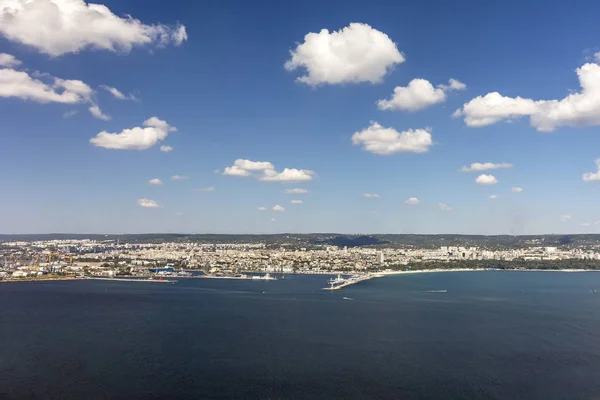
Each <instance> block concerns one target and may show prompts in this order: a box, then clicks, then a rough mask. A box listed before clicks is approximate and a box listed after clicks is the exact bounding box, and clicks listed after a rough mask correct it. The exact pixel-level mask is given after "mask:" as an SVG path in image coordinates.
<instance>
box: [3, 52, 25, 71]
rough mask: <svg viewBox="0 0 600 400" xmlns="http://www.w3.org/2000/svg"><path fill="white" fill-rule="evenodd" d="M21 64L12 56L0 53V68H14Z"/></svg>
mask: <svg viewBox="0 0 600 400" xmlns="http://www.w3.org/2000/svg"><path fill="white" fill-rule="evenodd" d="M21 64H22V62H21V61H20V60H17V58H16V57H15V56H13V55H12V54H7V53H0V67H6V68H14V67H18V66H19V65H21Z"/></svg>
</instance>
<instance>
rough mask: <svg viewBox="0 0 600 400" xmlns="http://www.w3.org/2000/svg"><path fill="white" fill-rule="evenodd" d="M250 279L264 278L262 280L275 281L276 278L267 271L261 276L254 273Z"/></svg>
mask: <svg viewBox="0 0 600 400" xmlns="http://www.w3.org/2000/svg"><path fill="white" fill-rule="evenodd" d="M252 279H257V280H258V279H260V280H264V281H276V280H277V278H275V277H274V276H271V275H269V274H268V273H267V274H265V275H263V276H258V275H254V276H253V277H252Z"/></svg>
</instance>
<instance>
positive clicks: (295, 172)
mask: <svg viewBox="0 0 600 400" xmlns="http://www.w3.org/2000/svg"><path fill="white" fill-rule="evenodd" d="M313 175H314V172H313V171H311V170H308V169H296V168H285V169H284V170H283V171H282V172H277V171H275V170H274V169H267V170H265V171H264V175H263V176H261V177H260V180H261V181H265V182H290V183H292V182H306V181H310V180H312V177H313Z"/></svg>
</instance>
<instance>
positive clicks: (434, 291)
mask: <svg viewBox="0 0 600 400" xmlns="http://www.w3.org/2000/svg"><path fill="white" fill-rule="evenodd" d="M446 292H447V290H446V289H442V290H426V291H425V293H446Z"/></svg>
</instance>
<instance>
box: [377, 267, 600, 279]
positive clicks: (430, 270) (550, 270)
mask: <svg viewBox="0 0 600 400" xmlns="http://www.w3.org/2000/svg"><path fill="white" fill-rule="evenodd" d="M482 271H483V272H485V271H500V272H600V270H597V269H487V268H449V269H415V270H410V271H384V272H374V274H375V275H378V276H382V277H383V276H388V275H402V274H422V273H428V272H431V273H438V272H482Z"/></svg>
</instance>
